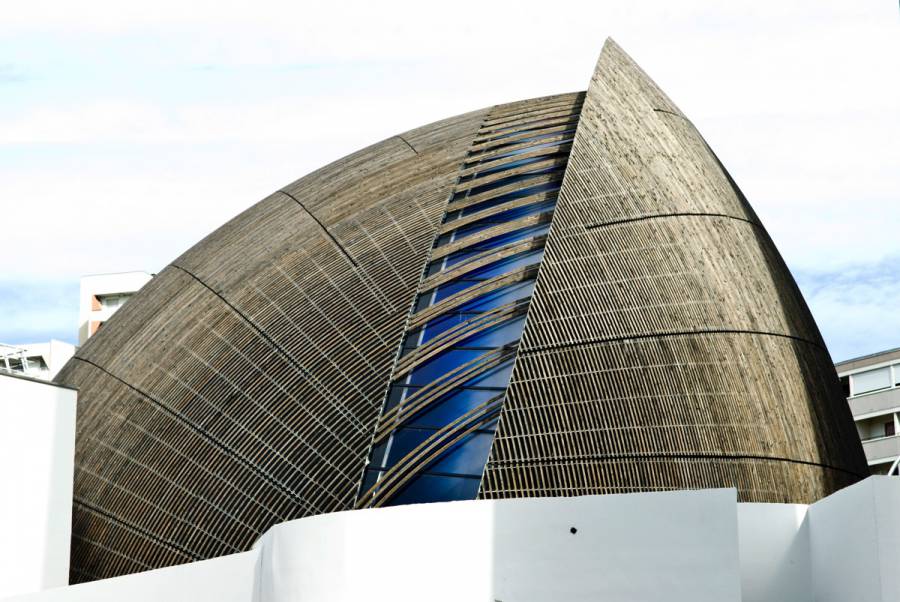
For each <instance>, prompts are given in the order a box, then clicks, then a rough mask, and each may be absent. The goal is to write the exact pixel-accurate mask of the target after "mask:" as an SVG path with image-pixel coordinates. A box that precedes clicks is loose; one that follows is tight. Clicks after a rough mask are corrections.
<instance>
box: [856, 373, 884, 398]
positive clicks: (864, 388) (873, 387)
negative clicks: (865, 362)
mask: <svg viewBox="0 0 900 602" xmlns="http://www.w3.org/2000/svg"><path fill="white" fill-rule="evenodd" d="M850 382H851V383H852V385H853V394H854V395H860V394H862V393H868V392H869V391H877V390H879V389H888V388H890V386H891V372H890V368H889V367H884V368H878V369H876V370H868V371H866V372H859V373H858V374H851V375H850Z"/></svg>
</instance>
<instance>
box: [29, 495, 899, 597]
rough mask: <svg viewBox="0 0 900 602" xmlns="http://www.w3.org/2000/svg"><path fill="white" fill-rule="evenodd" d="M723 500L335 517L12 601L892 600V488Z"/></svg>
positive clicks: (583, 500) (591, 502)
mask: <svg viewBox="0 0 900 602" xmlns="http://www.w3.org/2000/svg"><path fill="white" fill-rule="evenodd" d="M735 498H736V496H735V491H734V490H732V489H722V490H706V491H678V492H663V493H644V494H629V495H608V496H586V497H580V498H550V499H525V500H504V501H474V502H450V503H444V504H423V505H418V506H401V507H395V508H386V509H380V510H363V511H356V512H342V513H337V514H330V515H323V516H316V517H311V518H305V519H300V520H296V521H291V522H287V523H284V524H281V525H278V526H276V527H274V528H272V529H271V530H269V532H268V533H267V534H266V535H264V536H263V537H262V538H261V539H260V540H259V542H258V543H257V545H256V546H255V547H254V549H253V550H252V551H250V552H245V553H243V554H235V555H232V556H225V557H222V558H218V559H214V560H208V561H203V562H198V563H194V564H190V565H182V566H179V567H172V568H168V569H161V570H156V571H150V572H147V573H140V574H137V575H131V576H127V577H119V578H117V579H109V580H106V581H99V582H94V583H87V584H83V585H77V586H73V587H67V588H61V589H57V590H50V591H47V592H43V593H40V594H33V595H29V596H24V597H20V598H16V600H18V601H19V602H25V601H28V602H75V601H82V600H83V601H88V600H90V601H91V602H93V601H100V602H104V601H106V600H109V601H110V602H111V601H113V600H116V601H118V600H129V601H133V602H150V601H157V600H158V601H163V600H164V601H167V602H168V601H182V600H183V601H192V602H195V601H196V602H203V601H209V602H213V601H215V602H222V601H225V602H288V601H291V602H295V601H297V602H325V601H327V602H343V601H349V600H353V601H360V600H365V601H367V602H370V601H382V600H384V601H391V602H406V601H410V602H411V601H416V602H421V601H422V600H428V601H429V602H431V601H444V600H447V601H449V600H453V601H454V602H457V601H470V600H471V601H478V602H527V601H547V602H551V601H552V602H557V601H561V600H565V601H566V602H571V601H576V602H580V601H585V602H586V601H588V600H592V601H594V600H614V601H616V602H631V601H634V602H638V601H640V602H649V601H655V600H659V601H661V602H662V601H665V602H679V601H681V600H685V601H687V600H690V601H691V602H704V601H715V602H731V601H738V600H743V601H744V602H813V601H815V602H830V601H832V600H835V601H837V600H840V601H842V602H851V601H852V602H856V601H862V602H868V601H879V602H900V588H898V576H897V572H898V570H900V556H898V554H900V479H898V478H895V477H872V478H870V479H868V480H866V481H864V482H863V483H859V484H857V485H855V486H853V487H849V488H847V489H845V490H843V491H840V492H838V493H836V494H835V495H832V496H830V497H829V498H827V499H826V500H823V501H821V502H818V503H817V504H814V505H813V506H810V507H807V506H802V505H790V504H737V503H736V501H735ZM573 529H574V532H573Z"/></svg>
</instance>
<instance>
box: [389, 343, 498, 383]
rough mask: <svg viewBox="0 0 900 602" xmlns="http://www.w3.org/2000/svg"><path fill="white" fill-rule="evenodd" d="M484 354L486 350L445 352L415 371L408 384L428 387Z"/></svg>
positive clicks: (453, 350) (452, 350)
mask: <svg viewBox="0 0 900 602" xmlns="http://www.w3.org/2000/svg"><path fill="white" fill-rule="evenodd" d="M484 353H485V352H484V350H477V349H451V350H450V351H445V352H443V353H441V354H440V355H438V356H437V357H435V358H434V359H432V360H431V361H429V362H426V363H424V364H422V365H421V366H419V367H417V368H416V369H415V370H413V371H412V374H410V377H409V380H408V382H407V383H406V384H410V385H427V384H428V383H430V382H431V381H433V380H435V379H436V378H438V377H439V376H442V375H444V374H446V373H447V372H450V371H451V370H453V369H454V368H457V367H459V366H461V365H463V364H465V363H466V362H468V361H471V360H474V359H475V358H477V357H478V356H480V355H482V354H484Z"/></svg>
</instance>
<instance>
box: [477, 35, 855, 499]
mask: <svg viewBox="0 0 900 602" xmlns="http://www.w3.org/2000/svg"><path fill="white" fill-rule="evenodd" d="M867 472H868V471H867V468H866V464H865V459H864V457H863V454H862V449H861V447H860V445H859V442H858V437H857V436H856V433H855V428H854V426H853V422H852V419H851V417H850V414H849V409H848V408H847V405H846V403H845V402H844V401H843V399H842V397H841V394H840V390H839V387H838V383H837V380H836V376H835V373H834V368H833V364H832V362H831V359H830V357H829V355H828V352H827V350H826V349H825V346H824V343H823V341H822V338H821V336H820V334H819V332H818V329H817V327H816V325H815V322H814V321H813V319H812V316H811V315H810V313H809V310H808V309H807V307H806V304H805V303H804V301H803V298H802V296H801V295H800V293H799V290H798V289H797V287H796V285H795V283H794V281H793V279H792V278H791V276H790V273H789V272H788V270H787V268H786V266H785V265H784V262H783V261H782V259H781V257H780V256H779V254H778V252H777V250H776V249H775V247H774V245H773V244H772V241H771V240H770V238H769V237H768V235H767V234H766V232H765V230H764V229H763V227H762V225H761V224H760V222H759V220H758V218H757V217H756V215H755V214H754V212H753V210H752V209H751V208H750V206H749V205H748V204H747V202H746V200H745V199H744V197H743V195H742V194H741V193H740V191H739V190H738V189H737V187H736V186H735V185H734V183H733V182H732V181H731V178H730V177H729V175H728V174H727V172H726V171H725V170H724V168H723V167H722V166H721V165H720V164H719V162H718V160H717V159H716V157H715V155H714V154H713V153H712V151H710V150H709V148H708V147H707V146H706V144H705V142H704V141H703V139H702V137H701V136H700V135H699V133H697V131H696V129H694V127H693V126H692V125H691V124H690V122H689V121H687V119H686V118H684V116H683V115H682V114H681V112H680V111H679V110H678V109H677V108H676V107H675V106H674V104H672V102H671V101H670V100H669V99H668V98H667V97H666V96H665V95H664V94H663V93H662V92H660V91H659V89H658V88H657V87H656V86H655V84H653V82H652V81H651V80H650V79H649V78H648V77H647V76H646V75H645V74H644V73H643V72H642V71H641V70H640V68H639V67H637V66H636V65H635V64H634V63H633V62H632V61H631V59H630V58H628V57H627V55H625V53H624V52H622V51H621V49H619V48H618V47H617V46H616V45H615V44H614V43H612V42H607V45H606V46H605V47H604V50H603V53H602V54H601V57H600V60H599V62H598V64H597V69H596V71H595V73H594V76H593V78H592V80H591V85H590V88H589V90H588V93H587V96H586V98H585V102H584V106H583V109H582V115H581V120H580V122H579V125H578V131H577V132H576V135H575V140H574V142H573V146H572V151H571V157H570V161H569V164H568V168H567V170H566V174H565V179H564V180H563V185H562V188H561V190H560V195H559V201H558V204H557V208H556V210H555V212H554V216H553V222H552V227H551V229H550V232H549V234H548V238H547V244H546V248H545V253H544V259H543V261H542V263H541V267H540V272H539V275H538V278H537V282H536V285H535V292H534V295H533V297H532V300H531V304H530V309H529V312H528V319H527V323H526V327H525V331H524V333H523V336H522V340H521V343H520V346H519V353H518V356H517V359H516V363H515V366H514V368H513V373H512V377H511V381H510V386H509V389H508V390H507V399H506V401H505V403H504V407H503V410H502V411H501V416H500V422H499V426H498V431H497V435H496V437H495V439H494V444H493V448H492V451H491V456H490V459H489V461H488V465H487V467H486V469H485V476H484V479H483V481H482V488H481V490H480V493H479V495H480V496H481V497H484V498H494V497H518V496H534V495H548V496H550V495H580V494H589V493H607V492H623V491H646V490H654V489H673V488H693V487H737V489H738V492H739V498H740V499H741V500H745V501H757V502H798V503H809V502H812V501H814V500H816V499H819V498H821V497H823V496H825V495H828V494H830V493H832V492H833V491H835V490H836V489H839V488H840V487H843V486H845V485H848V484H850V483H852V482H854V481H856V480H858V479H859V478H862V477H863V476H864V475H866V474H867Z"/></svg>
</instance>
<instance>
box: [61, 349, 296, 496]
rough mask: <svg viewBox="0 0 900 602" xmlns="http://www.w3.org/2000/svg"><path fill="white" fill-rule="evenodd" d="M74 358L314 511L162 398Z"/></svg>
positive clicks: (93, 363)
mask: <svg viewBox="0 0 900 602" xmlns="http://www.w3.org/2000/svg"><path fill="white" fill-rule="evenodd" d="M72 359H75V360H78V361H80V362H83V363H85V364H88V365H90V366H93V367H94V368H96V369H97V370H100V371H101V372H103V373H104V374H106V375H107V376H109V377H110V378H112V379H115V380H116V381H118V382H120V383H122V384H123V385H125V386H126V387H128V388H129V389H131V390H132V391H134V392H135V393H137V394H138V395H140V396H141V397H143V398H144V399H146V400H147V401H149V402H150V403H151V404H153V405H154V406H155V407H156V408H158V409H159V410H160V411H162V412H163V413H164V414H167V415H168V416H170V417H171V418H172V419H173V420H175V421H177V422H178V423H179V424H182V425H184V426H186V427H187V428H188V429H190V430H191V431H193V432H195V433H197V434H198V435H200V437H201V438H203V439H205V440H206V441H208V442H209V443H211V444H212V445H214V446H215V447H217V448H219V449H220V450H222V451H223V452H225V453H226V454H228V455H229V456H231V457H232V458H234V459H235V460H237V461H238V462H240V463H241V464H242V465H243V466H245V467H247V468H248V469H250V470H251V471H252V472H253V473H255V474H256V475H257V476H259V477H260V478H261V479H263V480H264V481H266V482H268V483H270V484H271V485H273V486H274V487H275V488H276V489H279V490H280V491H282V492H284V493H285V494H287V495H288V496H289V497H291V499H293V500H295V501H296V502H297V504H298V505H300V506H302V507H304V509H305V510H307V511H313V509H312V508H311V507H310V506H309V504H307V503H306V502H305V501H304V500H303V499H302V498H301V497H300V496H298V495H297V494H296V493H294V491H293V490H292V489H291V488H290V487H288V486H287V485H285V484H284V483H282V482H280V481H278V480H277V479H275V478H274V477H272V476H271V475H269V474H267V473H266V472H265V471H264V470H262V469H261V468H259V467H258V466H257V465H255V464H253V463H252V462H250V461H249V460H247V459H246V458H245V457H243V456H242V455H240V454H239V453H237V452H236V451H234V450H233V449H232V448H231V447H229V446H228V445H226V444H225V443H222V442H221V441H219V440H218V439H216V438H215V437H213V436H212V435H211V434H209V433H208V432H206V431H204V430H203V429H201V428H199V427H198V426H197V425H196V424H194V423H193V422H191V421H190V420H187V419H186V418H184V417H183V416H182V415H181V414H180V413H179V412H176V411H175V410H173V409H172V408H170V407H169V406H167V405H166V404H164V403H163V402H161V401H160V400H158V399H156V398H155V397H153V396H152V395H150V394H149V393H146V392H145V391H143V390H141V389H139V388H138V387H136V386H134V385H133V384H131V383H129V382H128V381H126V380H123V379H121V378H119V377H118V376H116V375H115V374H113V373H112V372H110V371H109V370H107V369H106V368H104V367H103V366H101V365H99V364H97V363H95V362H93V361H91V360H89V359H85V358H83V357H79V356H77V355H76V356H73V358H72Z"/></svg>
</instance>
